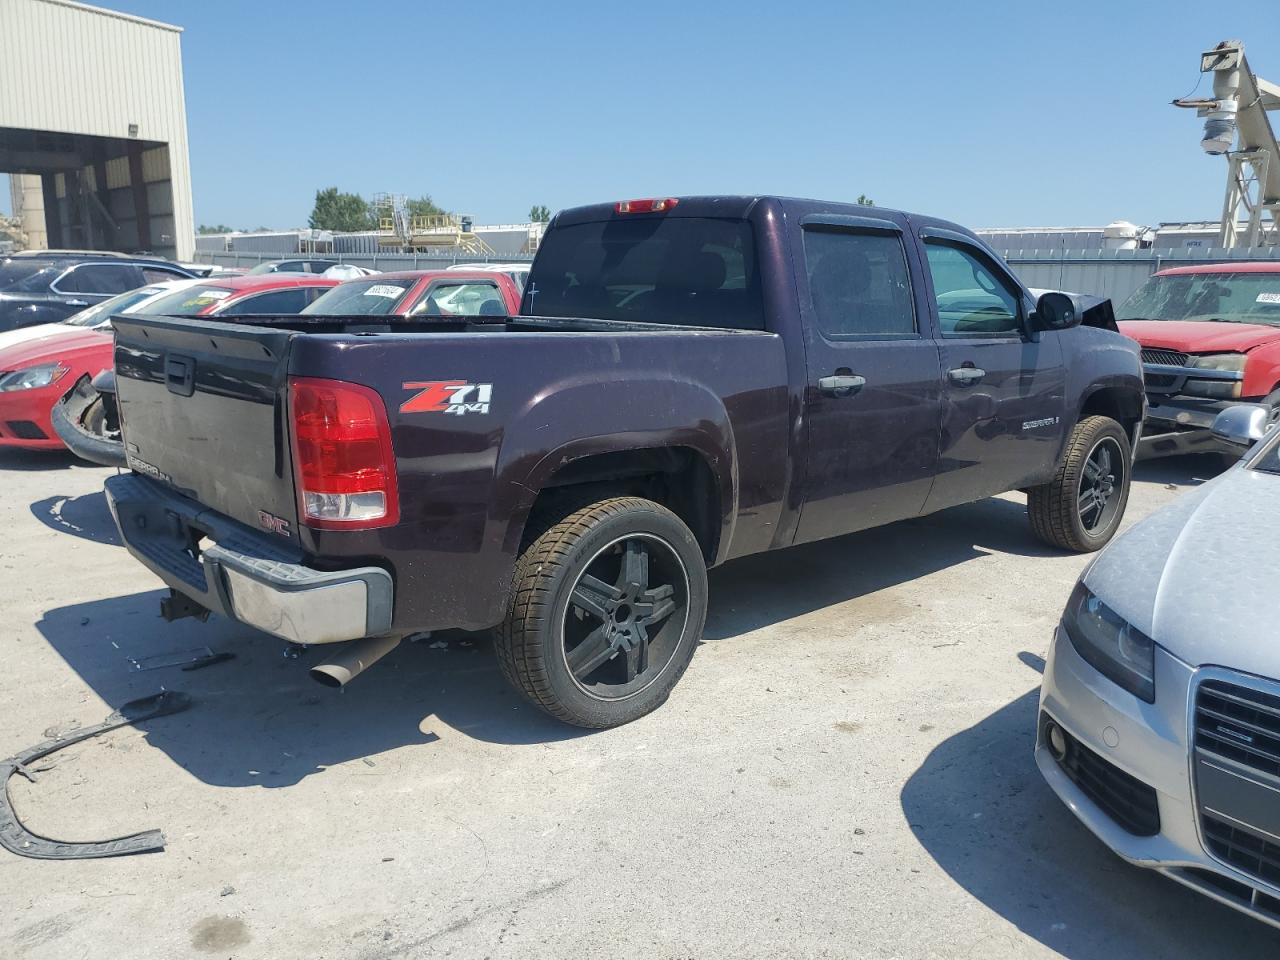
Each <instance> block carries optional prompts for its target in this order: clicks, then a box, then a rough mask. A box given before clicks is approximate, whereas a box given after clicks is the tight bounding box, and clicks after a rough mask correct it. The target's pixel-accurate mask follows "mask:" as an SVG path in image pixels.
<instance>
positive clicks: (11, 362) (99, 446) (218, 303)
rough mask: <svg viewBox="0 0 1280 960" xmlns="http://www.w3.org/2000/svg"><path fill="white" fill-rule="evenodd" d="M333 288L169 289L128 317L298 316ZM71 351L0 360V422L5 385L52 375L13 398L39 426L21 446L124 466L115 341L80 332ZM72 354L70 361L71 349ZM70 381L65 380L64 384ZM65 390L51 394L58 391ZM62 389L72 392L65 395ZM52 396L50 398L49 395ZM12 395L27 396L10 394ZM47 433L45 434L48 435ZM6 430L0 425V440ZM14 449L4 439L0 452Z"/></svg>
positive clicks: (216, 282) (308, 283)
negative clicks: (33, 390) (36, 388)
mask: <svg viewBox="0 0 1280 960" xmlns="http://www.w3.org/2000/svg"><path fill="white" fill-rule="evenodd" d="M337 284H338V281H337V280H328V279H325V278H323V277H319V276H307V275H296V274H278V273H277V274H269V275H267V276H259V277H223V278H217V279H212V280H201V281H197V282H194V283H192V282H187V283H182V284H175V285H172V287H171V289H169V290H168V291H167V292H165V293H163V294H162V295H161V296H158V297H154V298H150V299H148V300H147V301H146V303H145V304H139V305H135V306H134V307H133V310H132V311H130V312H132V313H139V314H144V315H150V314H163V315H165V316H185V317H235V316H243V315H246V314H254V313H290V314H293V313H297V312H299V311H300V310H302V309H303V308H304V307H306V306H307V305H308V304H309V303H311V302H312V301H314V300H315V299H316V298H317V297H318V296H320V295H321V294H323V293H324V292H326V291H327V290H328V289H329V288H331V287H335V286H337ZM83 333H84V336H82V337H81V338H80V339H78V340H76V341H75V343H74V345H73V344H72V343H71V342H70V341H68V340H67V339H66V338H61V337H59V338H54V339H52V340H51V341H49V342H42V343H40V344H38V345H33V346H32V347H31V348H30V349H28V350H27V351H26V352H24V353H23V354H21V355H20V356H17V355H9V356H6V354H5V353H0V370H9V371H10V372H9V373H6V374H0V420H3V419H4V416H5V414H4V406H5V403H6V399H5V394H4V392H3V391H4V390H5V389H6V387H5V384H6V382H7V381H8V380H9V378H12V380H13V382H14V383H15V384H17V383H24V384H30V383H32V382H33V381H32V380H31V377H32V376H33V375H34V373H33V372H34V371H35V370H36V369H37V368H39V369H42V370H50V371H52V372H53V373H54V374H55V375H54V376H53V377H52V379H50V380H47V381H45V382H43V383H39V386H40V387H41V388H42V389H41V390H40V391H39V392H38V393H32V394H26V393H23V394H15V402H22V404H23V406H24V407H25V408H26V409H27V410H28V411H29V412H30V413H32V414H33V415H36V416H38V417H39V418H40V419H38V420H36V421H35V423H36V426H37V428H38V430H39V432H41V433H42V434H44V436H43V437H42V438H39V439H32V440H31V441H29V442H23V443H21V444H20V445H22V446H28V447H45V448H53V449H60V448H62V447H63V446H64V445H65V446H66V447H67V448H69V449H70V450H71V452H72V453H74V454H76V455H77V456H78V457H80V458H81V459H84V460H88V461H90V462H92V463H100V464H104V465H106V466H123V465H124V457H123V451H122V450H121V448H120V441H119V421H118V419H117V416H116V404H115V394H114V389H115V386H114V383H115V376H114V374H113V373H112V371H111V367H112V350H111V344H112V335H111V332H110V331H107V332H105V333H102V332H93V331H88V330H86V331H83ZM73 346H74V354H72V352H71V349H70V348H72V347H73ZM67 377H69V379H64V378H67ZM60 383H61V384H63V385H62V386H56V385H58V384H60ZM65 384H71V385H72V386H71V389H70V390H67V388H66V386H65ZM55 386H56V390H54V391H51V390H50V389H49V388H50V387H55ZM13 389H15V390H17V389H26V388H25V387H16V386H15V387H14V388H13ZM46 428H48V429H47V430H46ZM3 431H4V425H3V424H0V432H3ZM5 443H15V444H17V443H18V441H17V440H12V439H11V438H10V437H9V436H8V435H7V434H5V435H0V445H2V444H5Z"/></svg>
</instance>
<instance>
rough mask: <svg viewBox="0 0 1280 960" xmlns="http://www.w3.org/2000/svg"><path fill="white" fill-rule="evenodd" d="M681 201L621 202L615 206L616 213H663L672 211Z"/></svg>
mask: <svg viewBox="0 0 1280 960" xmlns="http://www.w3.org/2000/svg"><path fill="white" fill-rule="evenodd" d="M679 202H680V201H679V200H677V199H676V198H675V197H663V198H662V199H660V200H659V199H654V198H650V199H648V200H619V201H618V202H617V203H615V204H614V205H613V209H614V212H616V213H663V212H665V211H667V210H670V209H671V208H672V207H674V206H675V205H676V204H677V203H679Z"/></svg>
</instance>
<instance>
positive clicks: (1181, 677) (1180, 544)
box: [1035, 405, 1280, 926]
mask: <svg viewBox="0 0 1280 960" xmlns="http://www.w3.org/2000/svg"><path fill="white" fill-rule="evenodd" d="M1268 417H1269V410H1268V409H1267V408H1266V407H1263V406H1256V405H1250V406H1236V407H1232V408H1228V409H1227V410H1225V411H1223V412H1221V413H1219V414H1218V416H1217V417H1216V418H1215V426H1214V428H1213V429H1214V432H1215V434H1216V436H1217V439H1218V441H1219V442H1221V443H1232V444H1236V445H1237V446H1240V447H1241V449H1246V447H1245V445H1246V444H1248V443H1251V442H1254V441H1258V440H1261V441H1262V442H1261V443H1260V444H1259V445H1258V446H1257V448H1256V449H1255V450H1254V451H1253V452H1252V453H1250V454H1248V455H1247V456H1246V459H1245V460H1244V461H1243V462H1242V463H1240V464H1238V465H1236V466H1235V467H1234V468H1233V469H1230V470H1227V471H1226V472H1225V473H1223V474H1221V475H1219V476H1217V477H1215V478H1214V479H1213V480H1211V481H1209V482H1207V483H1205V484H1202V485H1201V486H1199V487H1196V488H1195V489H1194V490H1192V491H1190V492H1188V493H1185V494H1183V495H1182V496H1180V497H1179V498H1178V499H1177V500H1176V501H1174V502H1173V503H1171V504H1169V505H1168V506H1166V507H1164V508H1163V509H1162V510H1159V511H1157V512H1156V513H1154V514H1152V515H1151V516H1150V517H1147V518H1146V519H1144V520H1142V521H1141V522H1139V523H1138V524H1136V525H1134V526H1133V527H1132V528H1131V529H1129V530H1128V531H1126V532H1125V533H1124V534H1122V535H1121V536H1119V537H1118V538H1116V540H1115V541H1114V542H1113V543H1112V544H1111V545H1110V546H1108V547H1107V548H1106V549H1105V550H1103V551H1102V553H1100V554H1099V555H1098V556H1097V558H1096V559H1095V560H1094V562H1093V564H1092V565H1091V566H1090V567H1089V568H1088V569H1087V570H1086V571H1085V573H1084V575H1083V576H1082V577H1081V578H1080V581H1079V583H1078V584H1077V585H1076V588H1075V590H1074V592H1073V593H1072V594H1071V598H1070V600H1068V602H1067V607H1066V611H1065V612H1064V613H1063V615H1062V620H1061V622H1060V623H1059V625H1058V627H1057V630H1056V631H1055V634H1054V637H1053V642H1052V645H1051V647H1050V650H1049V654H1048V661H1047V666H1046V669H1045V671H1044V681H1043V684H1042V687H1041V691H1040V713H1039V724H1038V735H1037V738H1036V748H1035V757H1036V763H1037V765H1038V766H1039V768H1040V771H1041V773H1042V774H1043V775H1044V777H1045V779H1046V780H1047V781H1048V782H1049V785H1050V786H1051V787H1052V788H1053V789H1054V791H1055V792H1056V793H1057V794H1058V796H1059V797H1060V798H1061V799H1062V800H1063V801H1064V802H1065V803H1066V805H1067V806H1068V807H1069V808H1070V809H1071V811H1072V812H1073V813H1074V814H1075V815H1076V816H1077V817H1079V818H1080V820H1081V821H1082V822H1083V823H1084V824H1085V826H1086V827H1088V828H1089V829H1090V830H1091V831H1092V832H1093V833H1094V834H1096V835H1097V836H1098V838H1099V839H1100V840H1102V842H1103V843H1105V844H1106V845H1107V846H1109V847H1110V848H1111V849H1112V850H1114V851H1115V852H1116V853H1117V854H1119V855H1120V856H1121V857H1123V858H1124V859H1125V860H1128V861H1129V862H1130V863H1133V864H1136V865H1137V866H1141V867H1148V868H1152V869H1155V870H1159V871H1160V872H1161V873H1163V874H1165V875H1166V876H1168V877H1171V878H1173V879H1174V880H1177V881H1178V882H1180V883H1183V884H1186V885H1187V886H1189V887H1191V888H1193V889H1195V890H1198V891H1200V892H1201V893H1203V894H1205V895H1206V896H1209V897H1212V898H1213V899H1214V900H1218V901H1220V902H1222V903H1225V904H1227V905H1229V906H1232V907H1235V908H1236V909H1238V910H1242V911H1244V912H1245V913H1248V914H1251V915H1252V916H1254V917H1257V918H1258V919H1260V920H1264V921H1266V922H1267V923H1270V924H1272V925H1274V926H1280V652H1278V651H1277V648H1276V645H1275V643H1274V642H1273V640H1272V637H1271V628H1272V626H1273V625H1274V624H1275V623H1276V621H1277V619H1280V595H1277V592H1276V590H1275V571H1276V569H1277V568H1278V567H1280V430H1276V429H1270V430H1269V431H1268V427H1269V426H1271V424H1269V423H1268ZM1267 557H1271V559H1270V560H1268V559H1267ZM1224 570H1230V571H1232V580H1231V582H1230V584H1229V585H1228V586H1226V587H1223V586H1222V585H1223V580H1222V571H1224ZM1215 585H1216V586H1217V587H1220V588H1219V589H1215V588H1214V587H1215Z"/></svg>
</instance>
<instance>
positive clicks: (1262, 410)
mask: <svg viewBox="0 0 1280 960" xmlns="http://www.w3.org/2000/svg"><path fill="white" fill-rule="evenodd" d="M1270 418H1271V408H1270V407H1265V406H1263V405H1262V404H1260V403H1236V404H1232V405H1231V406H1229V407H1227V409H1225V410H1223V411H1222V412H1221V413H1220V414H1218V415H1217V416H1216V417H1214V418H1213V426H1212V427H1210V430H1211V432H1212V433H1213V435H1214V436H1215V437H1217V438H1218V439H1219V440H1225V441H1226V442H1227V443H1233V444H1235V445H1236V446H1238V447H1247V446H1249V445H1250V444H1251V443H1255V442H1257V441H1258V440H1261V439H1262V438H1263V437H1264V436H1266V434H1267V431H1268V430H1269V429H1271V424H1270V423H1269V422H1268V421H1269V420H1270Z"/></svg>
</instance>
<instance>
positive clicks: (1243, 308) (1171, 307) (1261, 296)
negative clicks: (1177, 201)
mask: <svg viewBox="0 0 1280 960" xmlns="http://www.w3.org/2000/svg"><path fill="white" fill-rule="evenodd" d="M1116 319H1117V320H1227V321H1234V322H1237V323H1262V324H1268V325H1271V326H1280V271H1277V272H1276V273H1184V274H1173V275H1172V276H1166V277H1152V278H1151V279H1150V280H1148V281H1147V282H1146V283H1144V284H1143V285H1142V286H1141V287H1139V288H1138V289H1137V290H1135V291H1134V293H1133V295H1132V296H1130V297H1129V299H1128V300H1126V301H1125V302H1124V303H1122V304H1121V305H1120V306H1119V307H1118V308H1117V309H1116Z"/></svg>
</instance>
